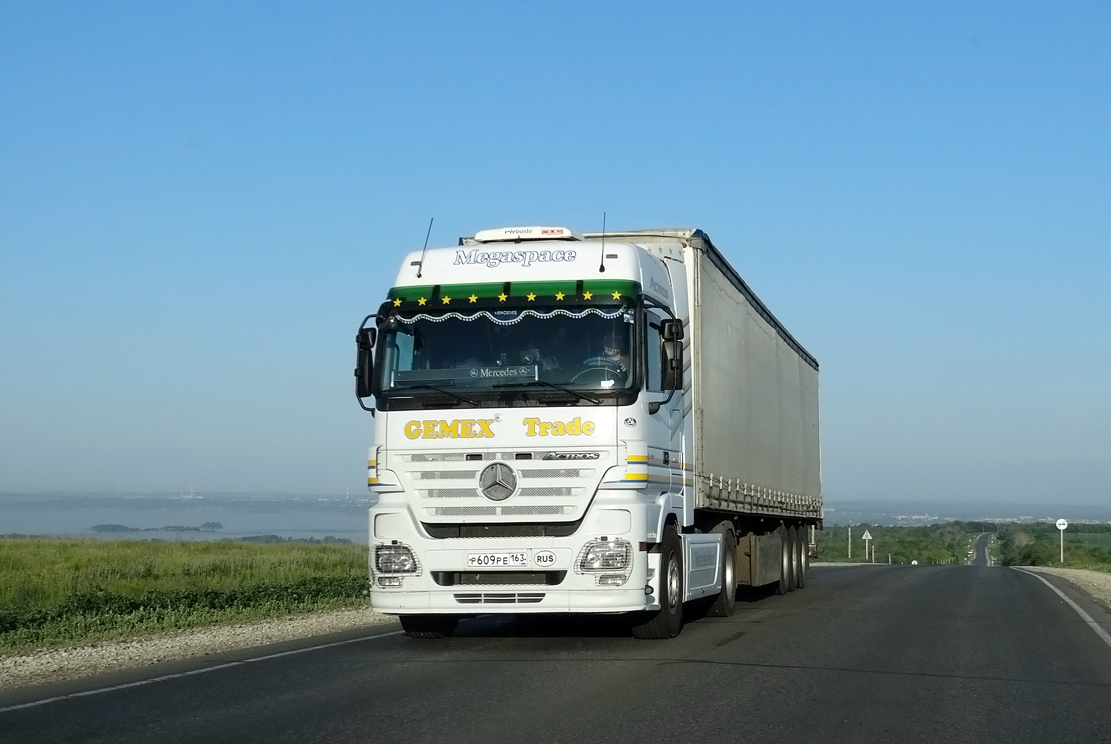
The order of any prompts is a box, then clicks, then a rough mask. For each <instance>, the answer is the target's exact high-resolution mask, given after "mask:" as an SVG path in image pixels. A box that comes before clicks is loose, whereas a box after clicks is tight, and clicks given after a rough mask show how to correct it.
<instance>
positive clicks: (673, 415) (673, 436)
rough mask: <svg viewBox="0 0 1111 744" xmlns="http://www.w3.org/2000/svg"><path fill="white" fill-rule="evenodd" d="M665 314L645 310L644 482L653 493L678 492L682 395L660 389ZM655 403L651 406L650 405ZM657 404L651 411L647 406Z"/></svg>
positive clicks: (664, 357) (679, 485) (680, 478)
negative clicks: (646, 449) (662, 333)
mask: <svg viewBox="0 0 1111 744" xmlns="http://www.w3.org/2000/svg"><path fill="white" fill-rule="evenodd" d="M664 318H665V316H664V315H662V314H661V313H660V312H659V311H657V310H653V309H648V310H646V311H645V339H644V341H645V343H644V350H645V360H644V390H645V394H646V396H647V400H648V403H649V404H650V405H649V413H648V421H646V422H645V426H646V430H645V437H644V438H645V440H646V443H647V445H648V484H649V489H650V490H651V491H653V492H656V493H671V494H681V493H682V488H683V471H682V459H683V457H682V408H681V406H682V396H681V395H671V396H670V397H671V400H668V397H669V393H671V391H670V390H665V389H664V379H665V375H664V365H665V363H666V356H665V354H664V346H663V338H662V336H661V326H662V324H663V321H664ZM653 403H654V404H656V405H655V406H653V405H651V404H653ZM654 407H658V409H659V410H657V411H656V412H655V413H652V412H651V408H654Z"/></svg>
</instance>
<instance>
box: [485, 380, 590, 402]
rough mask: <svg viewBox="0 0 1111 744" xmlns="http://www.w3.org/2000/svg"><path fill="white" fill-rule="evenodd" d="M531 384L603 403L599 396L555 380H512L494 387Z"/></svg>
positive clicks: (580, 398)
mask: <svg viewBox="0 0 1111 744" xmlns="http://www.w3.org/2000/svg"><path fill="white" fill-rule="evenodd" d="M529 385H543V386H544V387H550V388H551V389H552V390H558V391H559V392H561V393H567V394H568V395H573V396H575V397H576V398H578V399H579V400H586V401H590V402H591V403H593V404H594V405H596V406H600V405H602V401H601V400H599V399H598V398H594V397H591V396H589V395H587V394H586V393H580V392H579V391H577V390H572V389H571V388H566V387H563V386H562V385H556V384H555V383H554V382H548V381H547V380H535V381H533V382H510V383H506V384H504V385H495V386H494V387H498V388H507V387H527V386H529Z"/></svg>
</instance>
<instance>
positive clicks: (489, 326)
mask: <svg viewBox="0 0 1111 744" xmlns="http://www.w3.org/2000/svg"><path fill="white" fill-rule="evenodd" d="M633 317H634V315H633V311H632V310H631V309H628V308H625V307H621V306H617V307H589V308H563V307H544V306H540V307H535V308H532V307H530V308H526V309H513V310H511V309H505V310H475V311H473V312H444V313H402V314H397V315H393V316H391V317H390V319H389V320H388V321H387V322H386V323H385V324H384V325H383V327H382V332H383V338H382V343H381V346H380V348H381V352H380V354H381V357H380V360H379V363H378V368H379V374H380V375H381V377H380V383H381V384H380V389H381V391H382V393H384V394H386V395H389V393H390V391H400V390H417V389H424V390H429V389H432V390H435V389H436V388H451V389H453V390H455V391H456V392H457V393H461V394H462V393H463V391H467V393H466V394H469V395H474V394H476V393H481V392H482V391H495V390H496V391H503V390H509V389H512V388H515V387H523V388H533V389H535V388H544V387H555V386H558V387H560V388H566V389H574V390H582V391H594V392H598V391H600V392H605V391H611V390H612V391H618V390H628V389H629V388H631V387H632V386H633V384H634V382H635V381H634V374H633V370H634V369H635V367H634V365H633V361H632V351H631V350H632V348H633V344H632V339H633V327H634V326H633Z"/></svg>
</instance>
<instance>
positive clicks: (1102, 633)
mask: <svg viewBox="0 0 1111 744" xmlns="http://www.w3.org/2000/svg"><path fill="white" fill-rule="evenodd" d="M1015 570H1016V571H1021V572H1022V573H1024V574H1029V575H1030V576H1033V577H1034V578H1036V579H1038V580H1039V581H1041V582H1042V583H1043V584H1045V585H1046V586H1048V587H1049V588H1050V589H1052V590H1053V591H1054V592H1056V593H1057V596H1058V597H1060V598H1061V599H1063V600H1065V601H1066V602H1068V603H1069V607H1071V608H1073V609H1074V610H1076V614H1078V615H1080V617H1081V619H1083V620H1084V622H1086V623H1088V625H1089V626H1091V628H1092V630H1094V631H1095V632H1096V635H1098V636H1099V637H1100V638H1102V639H1103V642H1104V643H1106V644H1107V645H1108V646H1111V634H1108V632H1107V631H1106V630H1104V629H1103V628H1101V627H1100V626H1099V623H1097V622H1096V621H1095V620H1093V619H1092V616H1091V615H1089V614H1088V613H1087V612H1085V611H1084V608H1083V607H1081V606H1080V605H1078V604H1077V603H1076V602H1073V601H1072V600H1071V599H1069V597H1068V596H1067V595H1066V594H1065V593H1064V592H1063V591H1061V590H1060V589H1058V588H1057V587H1055V586H1053V584H1051V583H1049V581H1047V580H1046V579H1045V577H1043V576H1039V575H1038V574H1036V573H1034V572H1033V571H1023V570H1022V569H1021V568H1016V569H1015Z"/></svg>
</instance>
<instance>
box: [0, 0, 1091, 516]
mask: <svg viewBox="0 0 1111 744" xmlns="http://www.w3.org/2000/svg"><path fill="white" fill-rule="evenodd" d="M633 7H634V6H622V5H597V4H589V3H567V4H560V5H558V6H550V7H548V6H544V7H540V6H538V7H533V6H527V7H526V6H505V5H499V4H487V3H476V4H468V5H467V6H459V5H455V4H450V3H440V4H437V3H433V4H432V5H421V6H408V5H375V6H364V5H360V4H355V3H348V4H339V5H329V6H319V7H318V6H307V5H306V6H296V5H294V6H281V7H275V6H272V5H270V4H264V3H258V2H248V3H244V4H239V5H235V6H227V5H221V4H204V3H201V4H192V5H188V6H160V5H146V4H138V3H135V4H129V3H123V4H116V5H111V6H101V5H77V6H69V5H42V4H22V5H7V6H5V7H4V8H2V9H0V95H2V96H3V100H4V101H5V104H6V105H5V107H4V110H3V112H2V113H0V162H2V163H4V167H3V168H2V169H0V194H2V195H3V198H0V491H3V492H28V491H35V492H42V491H51V492H55V493H59V492H77V491H100V492H121V491H122V492H144V491H145V492H151V493H174V492H183V491H188V489H189V488H190V486H194V487H195V488H196V490H197V491H200V492H202V493H203V492H212V493H215V492H239V493H287V494H291V495H292V494H323V493H338V494H344V493H346V492H347V490H348V489H350V492H351V493H352V494H353V495H354V494H359V495H363V494H365V490H364V489H365V483H366V480H365V478H366V476H365V465H366V452H367V447H368V445H369V443H370V441H371V433H372V426H373V420H372V419H371V418H370V416H369V415H368V414H366V413H365V412H363V411H361V410H360V409H359V407H358V406H357V405H356V403H355V400H354V394H353V379H352V376H351V370H352V368H353V366H354V357H355V354H354V343H353V336H354V333H355V329H356V327H357V326H358V324H359V322H360V321H361V320H362V318H363V317H364V316H365V315H366V314H367V313H369V312H372V311H373V310H374V309H375V308H376V307H377V306H378V304H379V303H380V302H381V301H382V299H383V298H384V297H385V294H386V291H387V290H388V288H389V286H390V285H391V284H392V281H393V277H394V275H395V271H396V269H397V265H398V262H399V261H400V260H401V258H402V256H403V255H404V253H405V252H406V251H408V250H412V249H414V248H419V247H420V245H421V242H422V241H423V239H424V235H425V229H426V227H427V225H428V220H429V218H430V217H435V224H434V226H433V229H432V236H431V241H430V245H432V246H445V245H453V244H454V243H455V241H456V239H457V238H458V237H459V236H461V235H473V234H474V232H475V231H477V230H480V229H483V228H492V227H499V226H504V225H529V224H552V225H564V226H567V227H570V228H573V229H577V230H581V231H592V230H597V229H600V228H601V223H602V214H603V212H606V213H607V214H608V217H607V221H608V226H609V227H610V228H613V229H635V228H645V227H653V226H661V225H673V226H691V227H699V228H702V229H704V230H706V231H707V232H708V233H709V234H710V235H711V236H712V238H713V240H714V242H715V244H716V245H718V246H719V247H720V248H721V250H722V251H723V253H724V254H725V256H726V257H727V258H728V259H729V261H730V262H732V264H733V265H734V266H735V268H736V269H737V270H738V271H739V272H740V273H741V275H742V276H743V277H744V278H745V279H746V281H748V283H749V284H750V285H751V286H752V288H753V289H754V290H755V292H756V293H757V294H758V295H759V296H760V297H761V299H762V300H763V301H764V302H765V303H766V304H767V305H768V307H769V308H770V309H771V310H772V312H773V313H775V315H776V316H777V317H778V318H779V319H780V320H781V321H783V323H784V325H785V326H786V327H787V328H788V329H789V330H790V331H791V333H792V334H793V335H794V336H795V337H796V338H797V339H798V340H799V341H800V342H801V343H802V345H803V346H805V347H806V348H807V349H808V350H809V351H810V352H811V353H812V354H813V355H814V356H815V357H817V359H818V361H819V363H820V364H821V417H822V418H821V420H822V451H823V465H822V466H823V474H824V491H825V496H826V498H827V500H828V501H830V502H835V501H837V500H845V499H857V500H861V499H862V500H873V501H883V500H894V501H905V502H908V503H909V502H912V501H915V500H921V499H923V498H927V499H932V498H938V497H935V496H934V495H933V494H938V493H941V494H945V495H946V498H951V499H953V500H954V502H963V501H968V500H986V501H989V502H998V503H1001V504H1002V503H1007V504H1022V503H1040V502H1048V503H1051V504H1052V503H1054V502H1061V503H1071V504H1092V505H1099V504H1103V503H1111V488H1109V486H1108V483H1109V482H1111V385H1109V384H1108V382H1107V378H1108V373H1107V370H1108V369H1109V368H1111V340H1109V339H1111V334H1109V333H1108V332H1107V329H1106V328H1105V326H1106V320H1107V318H1109V317H1111V292H1108V290H1107V288H1106V286H1105V284H1106V277H1107V276H1109V275H1111V251H1109V250H1108V246H1109V245H1111V211H1109V210H1108V209H1107V204H1108V203H1109V202H1111V140H1109V139H1108V137H1107V132H1108V131H1109V130H1111V96H1108V95H1107V92H1108V83H1107V80H1108V77H1109V73H1111V64H1109V63H1111V50H1109V49H1108V46H1107V44H1106V39H1107V38H1108V36H1109V35H1111V6H1105V5H1098V4H1094V5H1091V4H1090V5H1047V4H1041V5H1037V4H1034V5H1030V4H1023V5H1015V4H1013V3H1003V2H988V3H981V4H976V5H968V4H965V3H958V2H941V3H934V4H929V5H921V6H915V5H895V6H887V5H882V4H873V3H855V2H849V3H839V4H837V5H817V4H813V5H804V6H794V5H792V6H776V5H766V4H758V3H751V2H746V3H738V4H733V3H715V4H704V5H699V6H696V7H688V6H683V5H676V4H668V3H652V2H649V3H639V4H637V5H636V6H635V12H629V10H630V8H633ZM522 33H525V34H526V35H527V39H528V43H526V44H506V43H504V42H503V41H500V39H504V38H507V37H509V38H517V37H518V36H519V35H520V34H522ZM1101 339H1102V340H1101Z"/></svg>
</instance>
